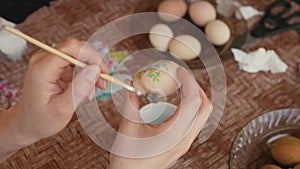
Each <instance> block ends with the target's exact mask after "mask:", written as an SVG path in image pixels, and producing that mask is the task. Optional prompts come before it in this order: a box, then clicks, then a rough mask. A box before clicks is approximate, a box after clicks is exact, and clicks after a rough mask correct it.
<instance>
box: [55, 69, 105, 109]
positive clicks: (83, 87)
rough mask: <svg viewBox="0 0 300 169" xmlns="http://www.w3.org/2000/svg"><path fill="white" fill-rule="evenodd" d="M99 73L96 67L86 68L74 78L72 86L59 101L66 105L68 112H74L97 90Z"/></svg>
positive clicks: (59, 97)
mask: <svg viewBox="0 0 300 169" xmlns="http://www.w3.org/2000/svg"><path fill="white" fill-rule="evenodd" d="M99 71H100V70H99V67H98V66H96V65H89V66H86V67H85V68H83V69H82V70H81V71H80V72H79V73H78V74H77V75H76V76H75V77H74V78H73V81H72V86H71V87H69V88H68V89H67V90H65V92H64V93H63V94H61V95H59V96H58V98H57V101H58V102H59V103H60V104H61V103H64V106H65V109H66V111H67V112H70V111H72V112H73V111H74V110H75V109H76V108H77V106H78V105H79V104H80V103H81V102H82V101H83V100H84V99H85V98H87V97H88V96H89V95H90V93H91V92H92V91H94V90H95V83H96V81H97V78H98V77H99V76H97V74H98V73H99Z"/></svg>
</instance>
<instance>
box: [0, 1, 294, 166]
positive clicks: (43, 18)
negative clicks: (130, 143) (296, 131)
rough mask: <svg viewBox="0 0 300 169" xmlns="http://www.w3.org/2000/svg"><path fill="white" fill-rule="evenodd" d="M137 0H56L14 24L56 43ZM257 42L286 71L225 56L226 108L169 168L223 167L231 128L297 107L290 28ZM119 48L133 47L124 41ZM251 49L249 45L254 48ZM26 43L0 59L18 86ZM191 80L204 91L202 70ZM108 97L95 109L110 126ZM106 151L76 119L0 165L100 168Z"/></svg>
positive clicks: (2, 75) (5, 75) (261, 5)
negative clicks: (243, 66)
mask: <svg viewBox="0 0 300 169" xmlns="http://www.w3.org/2000/svg"><path fill="white" fill-rule="evenodd" d="M140 2H141V0H126V1H123V0H88V1H82V0H57V1H54V2H53V3H52V4H51V6H50V7H44V8H41V9H40V10H39V11H37V12H35V13H34V14H32V15H31V16H30V17H29V18H28V19H27V20H26V21H25V22H24V23H22V24H21V25H19V28H20V29H21V30H22V31H23V32H25V33H27V34H29V35H31V36H33V37H35V38H37V39H40V40H42V41H43V42H46V43H48V44H52V43H60V42H62V41H64V40H65V39H66V38H67V37H74V38H78V39H87V38H88V37H89V36H90V35H91V34H92V33H93V32H95V31H96V30H97V29H99V28H100V27H101V26H103V25H104V24H106V23H108V22H110V21H112V20H114V19H117V18H119V17H121V16H124V15H127V14H130V13H132V11H134V9H135V8H136V5H137V4H139V3H140ZM241 2H242V3H244V4H250V5H253V6H254V7H256V8H258V9H260V10H264V9H265V8H266V6H267V5H268V4H270V3H272V2H273V0H266V1H260V0H252V1H249V2H248V1H246V0H241ZM258 46H263V47H266V48H267V49H275V50H276V52H278V53H279V55H280V56H281V58H282V59H283V60H284V61H285V62H286V63H287V64H288V66H289V68H288V70H287V72H286V73H282V74H275V75H272V74H270V73H257V74H249V73H246V72H243V71H240V70H239V69H238V65H237V63H236V62H235V61H234V60H233V59H232V58H231V59H228V60H226V62H224V63H223V64H224V68H225V73H226V78H227V85H228V93H227V101H226V109H225V112H224V115H223V117H222V119H221V122H220V125H219V127H218V128H217V130H216V131H215V133H214V134H213V136H212V137H211V138H210V139H209V140H208V141H206V142H205V143H204V144H199V143H198V142H194V144H193V145H192V147H191V149H190V150H189V152H188V153H187V154H186V155H184V156H183V157H182V158H181V159H179V160H178V162H177V163H176V164H175V166H174V167H172V168H178V169H181V168H185V169H202V168H203V169H223V168H224V169H225V168H228V159H229V152H230V147H231V144H232V142H233V140H234V137H235V135H236V134H237V132H238V131H239V130H240V129H241V128H242V127H243V126H244V125H245V124H246V123H247V122H248V121H250V120H251V119H253V118H255V117H257V116H259V115H261V114H263V113H265V112H268V111H270V110H274V109H280V108H289V107H300V97H299V96H300V90H299V89H300V85H299V84H300V78H299V77H300V73H299V71H298V65H299V64H300V45H299V36H298V35H297V33H296V32H293V31H290V32H285V33H282V34H280V35H275V36H272V37H270V38H265V39H263V40H262V41H261V42H260V44H258V45H257V47H258ZM123 48H125V49H128V50H134V45H132V44H130V43H127V44H124V45H123ZM254 48H255V47H254ZM38 50H39V49H37V48H36V47H34V46H32V45H29V48H28V50H27V52H26V55H25V56H24V57H23V58H22V59H21V60H19V61H16V62H13V61H8V60H5V59H3V58H1V62H0V79H1V80H2V79H7V80H9V81H10V82H12V83H13V84H14V85H16V86H17V87H21V86H22V84H23V82H24V77H25V74H26V70H27V64H28V61H29V59H30V56H31V54H32V53H34V52H36V51H38ZM194 74H195V76H196V78H197V81H198V82H199V83H200V84H201V86H202V87H203V88H204V89H205V90H206V91H209V86H210V85H209V83H208V82H209V79H208V75H207V73H206V71H205V70H203V69H202V70H194ZM112 104H113V103H112V101H108V102H106V103H101V104H100V107H101V110H102V111H103V112H104V114H105V115H106V118H107V119H110V120H111V124H112V125H113V126H114V125H116V124H117V122H118V118H115V113H112V112H116V110H115V108H114V106H112ZM108 163H109V153H107V152H106V151H104V150H102V149H101V148H100V147H98V146H97V145H96V144H94V143H93V142H92V141H91V140H90V139H89V137H88V136H87V135H86V134H85V132H84V131H83V129H82V128H81V126H80V124H79V122H78V120H77V118H76V117H75V116H74V118H73V119H72V120H71V122H70V124H69V125H68V126H67V127H66V128H65V129H64V130H63V131H61V132H60V133H59V134H57V135H56V136H53V137H51V138H48V139H45V140H41V141H39V142H37V143H35V144H34V145H31V146H29V147H27V148H24V149H23V150H21V151H19V152H18V153H16V154H15V155H14V156H13V157H11V158H10V159H8V160H7V161H5V162H4V163H2V164H1V165H0V169H75V168H78V169H105V168H107V166H108Z"/></svg>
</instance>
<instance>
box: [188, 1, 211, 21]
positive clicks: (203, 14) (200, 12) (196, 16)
mask: <svg viewBox="0 0 300 169" xmlns="http://www.w3.org/2000/svg"><path fill="white" fill-rule="evenodd" d="M189 14H190V17H191V19H192V21H193V22H194V23H195V24H197V25H199V26H205V25H206V24H208V23H209V22H211V21H214V20H216V17H217V12H216V9H215V7H214V6H213V5H212V4H210V3H209V2H207V1H197V2H194V3H192V5H191V6H190V9H189Z"/></svg>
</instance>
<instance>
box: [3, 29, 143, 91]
mask: <svg viewBox="0 0 300 169" xmlns="http://www.w3.org/2000/svg"><path fill="white" fill-rule="evenodd" d="M3 29H4V30H6V31H8V32H10V33H12V34H14V35H16V36H19V37H20V38H23V39H24V40H26V41H28V42H30V43H32V44H34V45H36V46H37V47H40V48H42V49H44V50H46V51H48V52H50V53H52V54H54V55H55V56H58V57H60V58H62V59H64V60H66V61H69V62H70V63H72V64H74V65H76V66H78V67H81V68H84V67H86V66H87V64H85V63H83V62H80V61H79V60H77V59H75V58H73V57H71V56H69V55H67V54H65V53H63V52H61V51H59V50H57V49H54V48H52V47H50V46H48V45H46V44H44V43H42V42H40V41H38V40H36V39H34V38H32V37H30V36H28V35H26V34H24V33H22V32H20V31H19V30H17V29H14V28H12V27H9V26H6V25H4V26H3ZM99 76H100V77H101V78H102V79H104V80H107V81H110V82H112V83H114V84H116V85H119V86H121V87H124V88H125V89H127V90H129V91H132V92H135V93H137V95H139V96H140V95H142V94H143V93H142V92H141V91H139V90H137V89H135V88H134V87H132V86H130V85H128V84H126V83H125V82H123V81H121V80H119V79H116V78H114V77H112V76H110V75H108V74H102V73H99Z"/></svg>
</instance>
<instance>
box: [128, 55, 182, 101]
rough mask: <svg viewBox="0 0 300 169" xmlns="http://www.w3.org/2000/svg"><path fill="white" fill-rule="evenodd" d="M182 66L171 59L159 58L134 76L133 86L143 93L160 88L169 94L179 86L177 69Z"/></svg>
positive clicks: (165, 93)
mask: <svg viewBox="0 0 300 169" xmlns="http://www.w3.org/2000/svg"><path fill="white" fill-rule="evenodd" d="M178 67H180V66H179V65H178V64H177V63H175V62H173V61H170V60H158V61H156V62H154V63H152V64H150V65H146V66H144V67H143V68H142V69H140V70H139V71H138V72H137V73H136V74H135V75H134V78H133V86H134V87H135V88H136V89H138V90H140V91H142V92H143V93H151V92H153V91H155V90H159V91H161V92H163V93H164V95H165V96H168V95H170V94H172V93H174V92H176V90H177V89H178V88H179V86H180V85H179V81H178V78H177V73H176V70H177V68H178Z"/></svg>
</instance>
